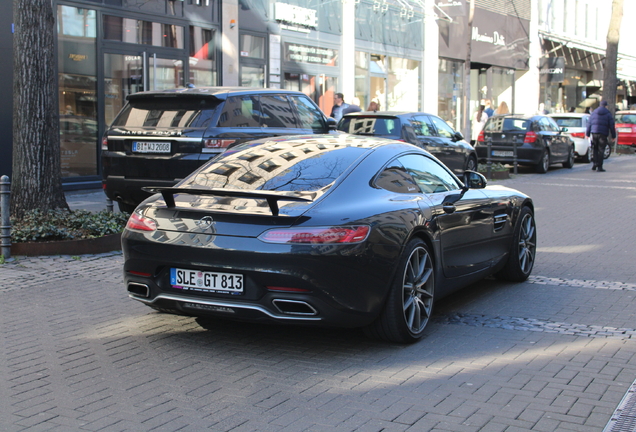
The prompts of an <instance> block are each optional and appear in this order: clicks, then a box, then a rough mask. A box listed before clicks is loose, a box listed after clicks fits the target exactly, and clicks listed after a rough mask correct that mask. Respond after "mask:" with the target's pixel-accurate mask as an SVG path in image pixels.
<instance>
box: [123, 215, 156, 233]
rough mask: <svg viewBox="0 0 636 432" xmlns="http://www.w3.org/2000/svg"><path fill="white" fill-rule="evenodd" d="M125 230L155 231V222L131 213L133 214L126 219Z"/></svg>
mask: <svg viewBox="0 0 636 432" xmlns="http://www.w3.org/2000/svg"><path fill="white" fill-rule="evenodd" d="M126 228H128V229H130V230H139V231H156V230H157V222H155V220H154V219H150V218H149V217H145V216H143V215H140V214H139V213H137V212H133V214H131V215H130V218H128V222H127V223H126Z"/></svg>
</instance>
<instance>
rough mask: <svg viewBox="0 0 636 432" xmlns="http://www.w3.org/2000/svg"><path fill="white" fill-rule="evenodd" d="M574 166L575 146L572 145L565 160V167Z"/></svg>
mask: <svg viewBox="0 0 636 432" xmlns="http://www.w3.org/2000/svg"><path fill="white" fill-rule="evenodd" d="M573 166H574V146H570V151H569V152H568V158H567V160H566V161H565V162H563V168H572V167H573Z"/></svg>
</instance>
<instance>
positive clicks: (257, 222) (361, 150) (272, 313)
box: [122, 135, 536, 343]
mask: <svg viewBox="0 0 636 432" xmlns="http://www.w3.org/2000/svg"><path fill="white" fill-rule="evenodd" d="M149 192H154V193H156V194H155V195H153V196H151V197H150V198H148V199H147V200H145V201H144V202H143V203H142V204H141V205H140V206H139V207H138V208H137V209H136V211H135V212H134V213H133V214H132V216H131V217H130V220H129V222H128V226H127V228H126V230H125V231H124V233H123V236H122V245H123V252H124V258H125V264H124V277H125V283H126V286H127V288H128V292H129V295H130V297H132V298H133V299H135V300H139V301H141V302H143V303H145V304H147V305H148V306H150V307H152V308H155V309H158V310H161V311H166V312H174V313H179V314H186V315H191V316H196V317H199V318H200V321H201V323H202V325H204V326H205V325H209V324H210V323H209V321H207V322H206V320H207V319H208V318H212V317H225V318H229V319H235V320H250V321H259V320H271V321H276V322H286V323H297V324H309V325H321V326H340V327H364V328H365V330H366V331H367V334H370V335H371V336H375V337H379V338H383V339H386V340H389V341H394V342H401V343H408V342H414V341H416V340H418V339H419V338H420V337H421V336H422V335H423V331H424V328H425V327H426V324H427V323H428V321H429V318H430V316H431V310H432V307H433V300H434V299H436V298H440V297H442V296H444V295H447V294H449V293H450V292H452V291H454V290H457V289H459V288H461V287H465V286H466V285H468V284H470V283H472V282H474V281H477V280H479V279H481V278H484V277H485V276H488V275H491V274H495V275H497V276H499V277H501V278H505V279H508V280H512V281H523V280H525V279H526V278H527V277H528V276H529V274H530V272H531V271H532V267H533V264H534V258H535V252H536V228H535V221H534V208H533V203H532V200H531V199H530V198H529V197H528V196H526V195H524V194H522V193H520V192H518V191H515V190H513V189H508V188H506V187H502V186H489V187H486V180H485V178H484V177H483V176H482V175H481V174H478V173H476V172H472V171H467V172H466V173H465V174H464V180H463V182H462V181H460V180H459V179H458V178H457V177H456V176H455V175H454V174H453V173H452V172H451V171H450V170H449V169H448V168H446V166H444V165H443V164H441V163H440V162H439V161H438V160H437V159H436V158H434V157H432V156H431V155H430V154H429V153H427V152H426V151H425V150H422V149H421V148H418V147H415V146H413V145H411V144H406V143H402V142H397V141H389V140H385V139H378V138H368V137H360V136H354V135H342V136H328V135H325V136H316V135H307V136H296V137H291V138H289V137H288V138H269V139H262V140H257V141H253V142H250V143H245V144H242V145H240V146H237V147H235V148H232V149H229V150H227V151H226V152H225V153H223V154H221V155H219V156H217V157H216V158H215V159H213V160H211V161H209V162H208V163H207V164H205V165H204V166H202V167H201V168H200V169H198V170H197V171H195V172H194V173H192V174H191V175H190V176H188V177H187V178H185V179H184V180H183V181H181V182H180V183H178V184H177V185H176V186H175V187H155V188H149Z"/></svg>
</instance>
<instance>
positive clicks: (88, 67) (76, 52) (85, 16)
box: [57, 6, 98, 177]
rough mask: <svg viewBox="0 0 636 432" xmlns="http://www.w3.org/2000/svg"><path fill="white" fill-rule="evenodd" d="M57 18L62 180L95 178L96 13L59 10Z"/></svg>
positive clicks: (80, 9) (96, 168)
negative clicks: (82, 177) (85, 177)
mask: <svg viewBox="0 0 636 432" xmlns="http://www.w3.org/2000/svg"><path fill="white" fill-rule="evenodd" d="M57 14H58V46H59V48H58V65H59V66H58V67H59V69H58V70H59V74H58V91H59V112H60V154H61V164H62V176H63V177H77V176H90V175H97V174H98V166H97V139H98V137H97V134H98V126H97V97H96V94H97V67H96V64H97V63H96V56H97V46H96V34H97V19H96V13H95V11H94V10H89V9H82V8H76V7H70V6H59V7H58V10H57Z"/></svg>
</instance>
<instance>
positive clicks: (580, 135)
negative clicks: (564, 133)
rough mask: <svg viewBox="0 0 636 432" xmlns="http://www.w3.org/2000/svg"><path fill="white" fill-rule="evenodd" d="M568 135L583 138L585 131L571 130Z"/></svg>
mask: <svg viewBox="0 0 636 432" xmlns="http://www.w3.org/2000/svg"><path fill="white" fill-rule="evenodd" d="M570 135H571V136H572V137H574V138H585V132H572V133H570Z"/></svg>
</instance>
